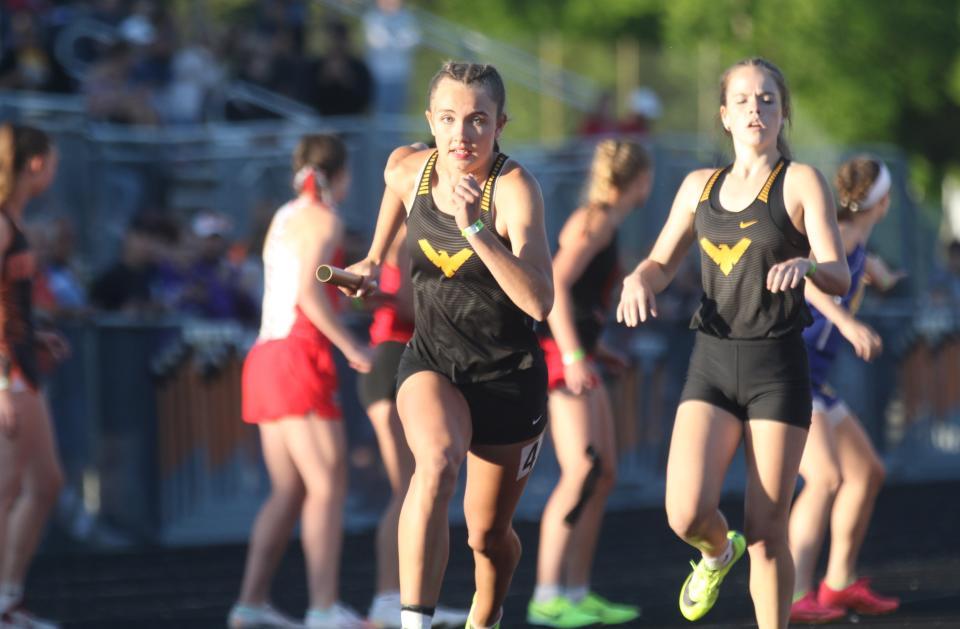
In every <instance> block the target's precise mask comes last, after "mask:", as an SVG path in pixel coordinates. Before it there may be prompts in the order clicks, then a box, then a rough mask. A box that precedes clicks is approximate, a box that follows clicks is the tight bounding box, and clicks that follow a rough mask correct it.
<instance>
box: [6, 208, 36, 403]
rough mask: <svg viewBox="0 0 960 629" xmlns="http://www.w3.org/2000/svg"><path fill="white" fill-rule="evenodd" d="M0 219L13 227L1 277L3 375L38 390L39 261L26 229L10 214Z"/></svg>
mask: <svg viewBox="0 0 960 629" xmlns="http://www.w3.org/2000/svg"><path fill="white" fill-rule="evenodd" d="M0 216H2V218H0V220H4V221H6V223H7V225H8V227H9V228H10V244H9V246H8V247H7V250H6V251H4V252H3V273H2V275H0V374H2V375H4V376H8V377H21V378H23V380H24V381H25V382H26V384H27V385H28V386H30V387H31V388H33V389H36V388H37V386H38V384H39V378H40V373H39V369H38V367H37V341H36V331H35V329H34V323H33V299H32V293H33V278H34V274H35V272H36V261H35V259H34V256H33V252H32V251H30V245H29V243H28V242H27V237H26V235H25V234H24V233H23V230H21V229H20V227H19V226H17V224H16V222H15V221H14V220H13V219H11V218H10V217H9V216H8V215H7V213H6V212H3V211H0Z"/></svg>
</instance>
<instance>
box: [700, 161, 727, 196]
mask: <svg viewBox="0 0 960 629" xmlns="http://www.w3.org/2000/svg"><path fill="white" fill-rule="evenodd" d="M726 169H727V167H726V166H724V167H723V168H718V169H716V170H715V171H713V174H712V175H710V179H707V185H705V186H704V187H703V194H701V195H700V201H699V202H700V203H703V202H704V201H708V200H709V199H710V191H711V190H713V186H714V184H716V183H717V179H719V178H720V175H721V174H722V173H723V171H725V170H726Z"/></svg>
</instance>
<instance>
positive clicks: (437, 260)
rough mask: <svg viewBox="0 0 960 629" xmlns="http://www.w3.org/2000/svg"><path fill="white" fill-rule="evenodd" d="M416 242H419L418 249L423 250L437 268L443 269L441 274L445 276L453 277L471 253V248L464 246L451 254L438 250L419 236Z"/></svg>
mask: <svg viewBox="0 0 960 629" xmlns="http://www.w3.org/2000/svg"><path fill="white" fill-rule="evenodd" d="M417 242H418V243H420V249H421V250H422V251H423V255H425V256H427V260H430V261H431V262H433V263H434V264H435V265H437V268H438V269H440V270H441V271H443V274H444V275H446V276H447V277H453V276H454V274H455V273H456V272H457V270H458V269H459V268H460V267H461V266H463V263H464V262H466V261H467V260H468V259H469V258H470V256H472V255H473V249H467V248H464V249H461V250H460V251H458V252H456V253H455V254H454V255H452V256H451V255H450V254H449V253H447V252H446V251H444V250H442V249H441V250H440V251H437V250H436V249H434V248H433V245H431V244H430V241H428V240H427V239H426V238H421V239H420V240H418V241H417Z"/></svg>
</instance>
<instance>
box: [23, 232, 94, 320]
mask: <svg viewBox="0 0 960 629" xmlns="http://www.w3.org/2000/svg"><path fill="white" fill-rule="evenodd" d="M33 233H34V234H35V240H33V239H32V241H31V244H32V245H33V244H34V242H35V243H36V244H35V248H36V252H37V262H38V263H39V264H38V269H37V277H36V281H35V282H34V292H33V298H34V303H35V304H36V306H37V309H38V310H39V311H42V312H44V313H45V314H47V315H48V316H50V317H54V318H56V317H59V316H69V315H78V314H82V313H84V312H86V310H87V306H88V304H87V294H86V292H87V291H86V287H85V286H84V285H83V282H82V281H81V280H80V277H79V275H78V273H77V270H76V267H75V265H74V262H75V261H74V257H73V253H74V240H75V239H74V230H73V225H72V224H71V222H70V220H69V219H67V218H65V217H60V218H56V219H54V220H52V221H47V222H44V223H43V224H41V225H39V226H37V228H36V229H34V230H33Z"/></svg>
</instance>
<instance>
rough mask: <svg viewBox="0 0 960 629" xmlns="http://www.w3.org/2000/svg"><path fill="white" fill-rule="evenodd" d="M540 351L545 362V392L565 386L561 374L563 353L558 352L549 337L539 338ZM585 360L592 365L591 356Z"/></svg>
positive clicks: (564, 379)
mask: <svg viewBox="0 0 960 629" xmlns="http://www.w3.org/2000/svg"><path fill="white" fill-rule="evenodd" d="M540 349H542V350H543V358H544V360H546V362H547V391H553V390H554V389H561V388H563V387H565V386H567V381H566V378H565V377H564V374H563V353H562V352H561V351H560V347H559V346H558V345H557V342H556V341H554V340H553V339H552V338H550V337H541V338H540ZM587 360H589V361H590V362H591V363H592V362H593V356H592V355H590V356H587Z"/></svg>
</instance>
